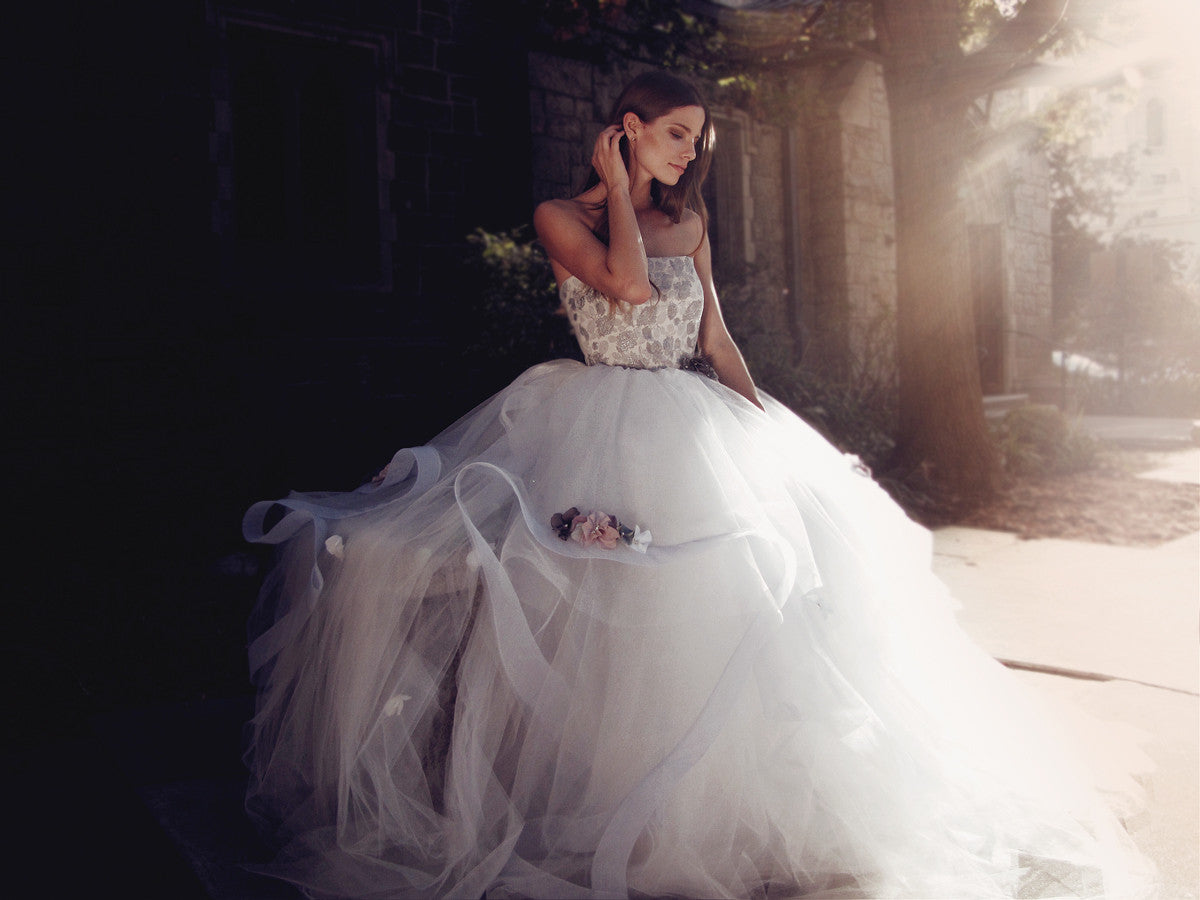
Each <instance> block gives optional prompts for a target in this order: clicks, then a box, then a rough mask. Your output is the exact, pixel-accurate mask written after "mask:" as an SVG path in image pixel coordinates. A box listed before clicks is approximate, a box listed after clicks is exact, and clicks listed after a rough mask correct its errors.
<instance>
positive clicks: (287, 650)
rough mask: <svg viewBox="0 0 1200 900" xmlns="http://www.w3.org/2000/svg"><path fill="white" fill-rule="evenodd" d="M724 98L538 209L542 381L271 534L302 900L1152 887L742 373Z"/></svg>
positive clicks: (892, 514)
mask: <svg viewBox="0 0 1200 900" xmlns="http://www.w3.org/2000/svg"><path fill="white" fill-rule="evenodd" d="M712 140H713V131H712V124H711V120H710V118H709V114H708V111H707V109H706V107H705V105H704V103H703V102H702V101H701V99H700V97H699V95H698V94H697V93H696V91H695V90H694V88H692V87H691V86H690V85H688V84H687V83H685V82H683V81H681V80H679V79H677V78H675V77H673V76H670V75H667V74H662V73H649V74H646V75H643V76H640V77H639V78H637V79H635V80H634V81H633V82H632V83H630V84H629V85H628V87H627V88H626V89H625V91H624V93H623V94H622V95H621V97H620V99H619V100H618V102H617V104H616V107H615V109H614V112H613V115H612V117H611V119H610V124H609V126H608V127H607V128H605V129H604V131H603V132H601V134H600V136H599V138H598V139H597V141H596V144H595V152H594V155H593V158H592V165H593V168H594V170H595V174H594V177H593V183H592V184H591V185H590V186H589V187H588V188H587V189H586V190H585V191H584V192H583V193H582V194H580V195H579V196H577V197H574V198H572V199H569V200H558V201H551V202H549V203H545V204H542V205H541V206H540V207H539V208H538V209H537V211H536V215H535V225H536V227H537V231H538V235H539V237H540V239H541V242H542V244H543V246H544V247H545V249H546V252H547V254H548V255H549V257H550V260H551V263H552V265H553V268H554V273H555V275H556V277H557V279H558V283H559V291H560V294H561V297H562V302H563V305H564V307H565V309H566V311H567V313H568V315H569V316H570V319H571V322H572V325H573V326H574V330H575V334H576V336H577V337H578V339H579V343H580V346H581V348H582V350H583V353H584V356H585V358H586V365H585V364H581V363H578V362H575V361H570V360H556V361H553V362H548V363H544V364H541V365H538V366H534V367H533V368H532V369H530V370H528V371H526V372H525V373H524V374H523V375H521V376H520V377H519V378H517V380H516V381H514V382H513V383H512V384H511V385H509V386H508V387H507V388H505V389H504V390H502V391H500V392H499V393H498V394H496V395H495V396H494V397H492V398H491V399H489V400H487V401H486V402H484V403H483V404H481V405H480V406H479V407H477V408H476V409H475V410H473V411H471V412H470V413H468V414H467V415H466V416H464V417H463V418H461V419H459V420H458V421H457V422H456V423H455V424H453V425H451V426H450V427H449V428H448V429H446V430H445V431H443V432H442V433H441V434H439V435H438V436H437V437H435V438H434V439H433V440H431V441H430V442H429V443H428V444H426V445H424V446H421V447H412V448H406V449H403V450H400V451H399V452H398V453H397V454H396V455H395V457H394V458H393V459H392V461H391V463H390V464H389V465H388V466H387V468H386V469H385V470H384V471H383V472H382V473H381V474H380V476H379V477H378V478H377V479H375V481H374V482H373V483H371V484H368V485H364V486H363V487H361V488H359V489H358V490H357V491H354V492H351V493H344V494H338V493H331V494H292V495H291V496H289V497H288V498H286V499H283V500H280V501H277V502H264V503H259V504H256V505H255V506H254V507H252V508H251V509H250V511H249V512H248V513H247V516H246V521H245V530H246V534H247V536H248V537H249V538H251V539H253V540H260V541H265V542H269V543H279V544H282V545H283V546H282V554H281V559H280V563H279V565H278V567H277V568H276V570H275V571H274V572H273V573H272V574H271V576H270V577H269V578H268V580H267V582H266V584H265V585H264V588H263V593H262V596H261V598H260V602H259V605H258V607H257V608H256V612H255V615H254V618H253V620H252V633H253V634H254V635H256V637H255V640H254V641H253V643H252V645H251V648H250V655H251V666H252V669H253V671H254V674H255V681H256V684H257V686H258V704H257V712H256V715H255V718H254V720H253V722H252V727H251V743H250V748H249V752H248V757H247V758H248V761H249V764H250V768H251V780H250V788H249V794H248V798H247V807H248V810H249V811H250V813H251V815H252V816H253V817H254V818H255V819H256V821H257V822H258V823H259V824H260V825H261V827H262V829H263V830H264V832H265V833H266V834H267V835H269V836H270V837H271V838H272V839H273V840H274V841H275V842H276V843H277V846H278V847H279V855H278V857H277V858H276V859H275V861H274V862H272V863H271V864H270V865H266V866H262V867H260V870H261V871H264V872H267V873H269V874H272V875H276V876H278V877H281V878H286V879H288V880H290V881H292V882H293V883H295V884H297V885H299V886H300V887H301V888H302V889H303V890H304V891H305V892H306V893H308V894H309V895H311V896H313V897H379V898H382V897H463V898H472V900H474V898H478V897H480V896H481V895H484V894H486V895H487V896H488V897H489V898H492V897H509V896H511V897H517V896H520V897H555V898H560V897H561V898H566V897H626V896H645V897H703V898H707V897H764V898H765V897H772V898H774V897H796V896H802V895H803V896H822V897H832V896H844V897H995V896H1055V895H1066V896H1113V897H1116V896H1121V897H1124V896H1132V895H1135V894H1137V893H1138V891H1139V890H1141V888H1142V879H1143V877H1144V875H1145V871H1144V869H1143V867H1142V863H1141V861H1140V859H1139V857H1138V856H1137V854H1136V852H1135V851H1134V850H1133V849H1132V846H1131V844H1130V842H1129V840H1128V837H1127V836H1126V835H1125V834H1124V832H1123V831H1122V830H1121V828H1120V826H1119V825H1118V824H1117V822H1116V821H1115V819H1114V818H1113V817H1112V816H1111V815H1110V814H1109V812H1108V811H1107V810H1106V809H1105V807H1104V805H1103V803H1102V802H1101V801H1100V799H1099V797H1098V796H1097V795H1096V794H1095V792H1094V791H1093V790H1092V789H1091V788H1090V787H1089V786H1088V784H1087V779H1085V778H1082V777H1080V776H1079V775H1078V773H1077V771H1076V768H1075V766H1074V764H1073V762H1072V761H1071V760H1070V759H1068V758H1066V757H1065V756H1064V755H1063V754H1062V753H1061V752H1060V750H1059V748H1058V747H1057V746H1056V745H1055V743H1054V742H1053V741H1052V740H1050V739H1049V738H1048V737H1043V735H1048V734H1049V728H1048V727H1047V726H1046V725H1045V723H1043V722H1042V721H1041V720H1040V718H1039V714H1038V713H1037V711H1036V710H1035V708H1034V705H1033V704H1032V703H1031V701H1030V699H1029V698H1028V697H1026V696H1025V695H1023V694H1022V693H1021V690H1020V688H1019V686H1018V685H1017V684H1016V683H1015V681H1014V680H1013V679H1012V678H1011V677H1010V676H1009V674H1008V673H1007V672H1006V671H1005V670H1003V669H1002V668H1001V667H1000V666H999V665H998V664H997V663H995V662H994V661H993V660H991V659H990V658H988V657H987V656H986V655H984V654H983V653H982V652H981V651H980V650H979V649H977V648H976V647H975V646H973V645H972V644H971V643H970V642H969V641H968V640H967V639H966V638H965V636H964V635H963V634H962V633H961V632H960V631H959V630H958V628H957V627H956V625H955V623H954V619H953V615H952V612H951V606H950V602H949V600H948V598H947V597H946V595H945V589H944V588H943V586H942V585H941V584H940V582H938V581H937V580H936V579H935V578H934V577H933V576H932V575H931V573H930V568H929V562H930V540H929V535H928V534H927V532H925V531H924V530H923V529H921V528H919V527H918V526H916V525H914V524H913V523H911V522H910V521H909V520H908V519H906V518H905V516H904V515H903V513H902V512H901V511H900V510H899V509H898V508H897V507H896V506H895V505H894V504H893V503H892V502H891V501H890V500H889V499H888V497H887V496H886V495H885V494H884V493H883V492H882V491H881V490H880V489H879V488H878V487H877V486H876V485H875V484H874V483H873V482H872V481H871V479H870V477H869V475H867V474H866V473H865V471H864V470H863V469H862V467H861V466H860V465H858V464H857V461H856V460H855V459H853V458H848V457H844V456H843V455H842V454H840V453H839V452H838V451H836V450H835V449H834V448H833V447H831V446H830V445H829V444H828V443H826V442H825V441H824V440H823V439H822V438H820V437H819V436H818V435H817V434H816V433H815V432H814V431H813V430H812V429H810V428H809V427H808V426H806V425H805V424H804V423H803V422H802V421H801V420H800V419H798V418H797V417H796V416H794V415H793V414H792V413H791V412H789V411H788V410H787V409H786V408H784V407H783V406H782V405H780V404H779V403H777V402H775V401H774V400H773V399H772V398H770V397H769V396H767V395H765V394H760V393H758V392H757V391H756V389H755V386H754V383H753V381H752V380H751V377H750V374H749V373H748V371H747V369H746V365H745V363H744V362H743V360H742V357H741V355H740V354H739V352H738V350H737V347H736V346H735V345H734V343H733V341H732V340H731V339H730V336H729V333H728V331H727V330H726V327H725V324H724V322H723V321H722V318H721V312H720V308H719V306H718V303H717V297H716V293H715V291H714V288H713V279H712V264H711V253H710V248H709V243H708V239H707V236H706V223H705V213H704V206H703V202H702V201H701V199H700V185H701V183H702V181H703V178H704V175H705V171H706V170H707V167H708V161H709V158H710V154H711V149H712Z"/></svg>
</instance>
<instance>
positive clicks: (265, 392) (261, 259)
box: [0, 0, 531, 746]
mask: <svg viewBox="0 0 1200 900" xmlns="http://www.w3.org/2000/svg"><path fill="white" fill-rule="evenodd" d="M503 6H505V4H490V3H486V2H482V0H480V2H470V0H446V2H440V0H421V2H420V3H415V2H404V3H390V4H385V3H365V2H362V3H359V2H355V3H351V2H340V3H339V2H324V3H322V2H315V0H314V2H290V3H285V2H276V3H270V2H261V3H249V4H242V5H241V6H240V7H239V8H240V9H243V10H245V9H250V11H251V13H252V15H251V19H253V22H251V24H250V25H248V26H243V25H237V24H230V23H229V22H227V21H226V20H224V19H222V15H224V14H225V13H226V12H227V10H225V9H224V8H223V7H221V5H220V4H215V3H211V2H207V3H206V2H203V0H185V2H166V3H164V2H149V0H138V2H126V3H122V4H113V5H109V4H85V3H78V4H74V5H71V4H67V5H55V6H53V7H44V6H38V7H36V9H35V7H34V6H33V5H32V4H28V5H27V6H26V8H25V9H24V10H17V11H13V13H12V16H11V20H10V22H9V23H8V25H7V26H6V30H7V37H6V43H7V44H8V46H7V48H6V54H5V55H6V57H7V62H6V63H5V76H6V77H5V84H6V91H5V99H6V103H5V106H6V112H5V120H6V122H5V131H6V137H5V139H4V140H3V142H2V143H3V153H4V158H3V170H4V175H5V178H4V181H5V190H4V194H5V200H4V207H5V236H4V242H3V244H4V253H3V260H2V264H0V277H2V281H0V290H2V296H3V309H4V313H3V315H4V322H3V327H2V334H3V338H2V340H3V345H2V353H3V356H2V358H3V360H4V371H5V379H4V381H5V407H4V422H5V428H4V433H5V434H4V438H3V464H4V471H5V472H6V473H7V483H8V486H9V499H10V503H9V504H8V505H7V506H8V510H9V511H10V515H9V529H8V532H9V534H8V539H7V540H6V549H7V551H8V552H7V554H6V563H5V569H6V571H7V574H8V580H9V590H8V591H7V592H6V595H7V596H6V600H7V603H6V608H5V619H6V622H5V626H4V633H3V637H2V638H0V646H2V653H0V658H3V660H4V662H5V668H4V682H3V683H4V686H5V697H4V707H3V708H4V712H3V716H4V718H5V720H6V721H5V725H6V731H7V735H8V738H9V740H10V741H11V742H12V745H17V746H20V745H28V744H31V743H33V742H37V741H40V740H45V739H48V738H49V739H53V738H55V737H56V736H62V735H68V736H69V735H71V734H75V733H78V732H80V731H81V730H86V729H88V728H90V727H91V726H90V724H89V723H91V722H93V721H94V719H95V717H96V716H97V715H106V714H109V713H112V712H114V711H119V710H121V709H125V708H129V707H134V706H138V705H141V704H147V703H156V702H180V701H184V702H190V701H197V700H203V699H205V698H212V697H227V696H231V695H232V696H241V695H245V694H248V692H249V690H250V687H249V684H248V682H247V675H246V667H245V636H244V623H245V621H246V617H247V614H248V612H249V610H250V606H251V604H252V603H253V599H254V596H255V593H256V591H257V585H258V579H259V577H260V574H261V571H262V568H263V566H264V565H266V564H267V563H268V562H269V559H270V553H269V551H268V550H265V549H263V548H257V547H251V546H248V545H246V544H244V543H243V541H242V539H241V533H240V523H241V515H242V512H243V511H244V510H245V508H246V507H248V506H249V505H250V504H251V503H253V502H254V501H257V500H260V499H266V498H272V497H278V496H282V495H283V494H285V493H286V492H287V491H288V490H289V489H300V490H313V489H349V488H352V487H354V486H356V485H357V484H359V483H361V482H362V481H363V480H364V479H365V478H368V477H369V476H370V475H371V474H372V473H373V472H375V471H376V470H378V468H379V467H380V466H381V465H382V464H383V463H385V462H386V461H387V460H388V459H389V458H390V456H391V454H392V452H393V451H394V450H395V449H397V448H399V447H401V446H407V445H411V444H414V443H422V442H424V441H425V440H427V439H428V438H430V437H431V436H432V435H433V434H435V433H436V432H437V431H438V430H439V429H440V428H441V427H444V426H445V425H448V424H449V423H450V422H451V421H453V419H454V418H456V417H457V416H458V415H460V414H462V413H463V412H466V411H467V410H468V409H469V408H470V407H471V406H472V405H473V404H474V403H475V402H477V401H478V400H480V399H482V398H483V397H485V396H487V395H488V394H490V393H492V392H493V391H494V390H496V389H497V388H498V387H499V386H500V385H502V384H503V383H505V381H506V380H507V379H508V378H509V377H511V375H512V372H511V371H505V370H503V367H500V368H497V367H495V366H491V365H489V364H488V363H487V361H486V360H481V359H479V358H477V357H470V356H464V354H463V353H462V347H464V346H469V345H470V342H471V330H472V327H473V323H472V319H471V313H470V311H471V304H470V297H471V296H472V291H473V290H474V289H475V286H474V284H473V282H472V278H473V277H475V276H473V275H472V274H471V272H470V271H469V270H468V268H467V267H465V266H464V265H463V258H464V253H465V252H466V242H465V237H466V235H467V234H468V233H470V232H471V231H472V230H473V229H474V228H476V227H477V226H485V227H488V228H491V229H500V228H508V227H512V226H514V225H518V224H521V223H523V222H528V221H529V219H530V216H531V211H530V208H529V207H530V184H531V176H530V172H529V168H530V164H529V144H528V135H529V121H528V98H527V85H526V83H525V81H526V76H525V72H524V68H523V67H524V60H525V58H526V52H527V46H526V44H525V39H524V38H523V37H522V34H524V33H525V32H524V30H523V26H522V24H521V22H520V21H519V19H517V18H515V17H512V16H507V15H506V14H505V12H504V11H503V10H499V11H498V10H497V7H503ZM260 26H262V27H260ZM359 33H364V34H368V35H371V36H374V37H375V38H381V39H382V40H383V41H384V42H385V44H386V46H387V48H388V51H389V54H390V56H389V57H388V58H387V59H385V60H382V61H381V60H380V59H376V58H372V57H371V56H370V54H369V53H368V52H366V51H364V50H363V49H362V47H361V46H359V45H357V44H355V43H354V41H352V40H347V39H346V35H348V34H350V35H353V34H359ZM281 97H282V98H285V100H281V99H280V98H281ZM286 98H291V99H293V100H296V102H297V103H298V104H299V105H298V106H289V105H288V103H289V102H290V101H286ZM376 100H379V102H381V103H383V104H384V105H385V107H386V111H387V115H386V116H384V117H382V118H381V119H379V120H378V121H372V120H371V110H372V108H373V104H374V103H375V102H376ZM285 101H286V102H285ZM296 109H299V110H300V111H301V112H300V114H299V118H298V119H297V117H296V114H295V110H296ZM229 120H232V124H230V121H229ZM222 121H225V123H226V124H225V125H222V124H221V122H222ZM313 122H320V123H325V124H323V125H322V126H321V127H313V125H312V123H313ZM380 122H385V124H384V125H380V124H379V123H380ZM377 127H380V128H385V132H384V133H382V134H378V133H376V132H375V131H374V130H373V129H376V128H377ZM364 128H365V129H366V131H364V130H363V129H364ZM230 134H232V138H230ZM376 139H378V140H376ZM230 144H231V145H232V146H230ZM379 146H384V147H386V151H387V152H388V153H391V154H392V156H393V158H394V172H393V174H392V175H391V177H390V179H389V180H388V181H387V183H386V184H385V202H383V203H382V206H383V207H384V215H382V216H380V215H379V210H378V209H377V208H376V207H377V206H379V205H380V203H379V201H378V196H377V194H378V191H377V185H376V182H375V181H374V180H373V176H374V174H375V173H376V172H378V171H379V168H380V166H379V159H378V158H377V156H375V155H373V154H376V153H377V150H378V147H379ZM297 160H299V162H297ZM281 172H283V173H284V174H283V175H281V174H280V173H281ZM297 172H300V173H301V174H299V175H297V174H296V173H297ZM314 172H315V173H317V174H316V175H314V174H313V173H314ZM289 173H290V174H289ZM321 173H325V174H321ZM330 173H333V174H330ZM364 173H366V174H365V175H364ZM289 179H290V180H289ZM381 223H382V224H381ZM389 223H390V224H389ZM389 255H390V260H389V259H388V258H387V257H388V256H389Z"/></svg>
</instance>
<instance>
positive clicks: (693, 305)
mask: <svg viewBox="0 0 1200 900" xmlns="http://www.w3.org/2000/svg"><path fill="white" fill-rule="evenodd" d="M649 266H650V280H651V281H653V282H654V284H655V286H656V287H657V288H658V294H657V295H656V296H655V297H654V298H653V299H651V300H650V301H649V302H648V303H643V304H642V305H640V306H637V307H632V308H631V307H628V306H625V307H619V308H618V309H617V310H616V311H615V312H614V311H613V310H612V309H610V307H609V303H608V301H607V300H606V299H605V298H604V297H603V296H602V295H601V294H600V292H599V291H596V290H594V289H593V288H590V287H588V286H587V285H585V284H584V283H583V282H581V281H580V280H579V279H577V278H571V279H569V280H567V281H565V282H563V284H562V286H561V288H560V289H559V295H560V296H561V297H562V302H563V307H564V308H565V309H566V311H567V315H568V316H569V317H570V319H571V324H572V325H573V326H574V328H575V336H576V338H577V339H578V340H579V347H580V349H581V350H583V356H584V359H585V360H586V361H587V363H588V365H597V364H600V365H607V366H627V367H629V368H636V369H664V368H679V367H681V365H682V363H683V361H684V360H686V359H688V358H689V357H691V356H693V355H694V354H695V352H696V338H697V336H698V335H699V332H700V316H701V314H702V313H703V311H704V293H703V290H702V288H701V286H700V277H699V276H698V275H697V274H696V267H695V265H694V264H693V263H692V259H691V257H689V256H663V257H652V258H651V259H650V260H649Z"/></svg>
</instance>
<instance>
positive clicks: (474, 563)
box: [467, 550, 479, 569]
mask: <svg viewBox="0 0 1200 900" xmlns="http://www.w3.org/2000/svg"><path fill="white" fill-rule="evenodd" d="M467 568H468V569H478V568H479V554H478V553H476V552H475V551H474V550H469V551H467Z"/></svg>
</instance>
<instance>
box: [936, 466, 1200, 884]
mask: <svg viewBox="0 0 1200 900" xmlns="http://www.w3.org/2000/svg"><path fill="white" fill-rule="evenodd" d="M1157 456H1158V463H1159V464H1158V465H1156V466H1155V467H1154V468H1153V469H1152V470H1151V471H1149V472H1146V473H1144V474H1143V476H1142V477H1148V478H1159V479H1163V480H1169V481H1180V482H1184V483H1191V484H1198V483H1200V448H1190V449H1180V450H1174V451H1171V452H1167V453H1161V454H1157ZM934 547H935V563H934V568H935V570H936V571H937V573H938V574H939V575H940V576H941V578H942V579H943V580H944V581H945V582H946V583H947V584H948V585H949V586H950V588H951V590H952V591H953V593H954V595H955V597H957V598H958V600H959V602H960V603H961V604H962V608H961V610H960V612H959V621H960V623H961V624H962V626H963V627H964V628H965V629H966V631H967V632H968V633H969V634H970V635H971V636H972V637H973V638H975V640H976V641H977V642H978V643H979V644H980V645H981V646H982V647H983V648H984V649H986V650H987V651H989V652H990V653H992V654H993V655H994V656H996V657H998V658H1000V659H1003V660H1007V661H1009V662H1010V663H1011V664H1016V665H1020V666H1022V667H1024V670H1023V671H1018V677H1020V678H1021V679H1022V680H1024V681H1026V682H1027V683H1028V684H1029V686H1030V687H1031V688H1032V689H1033V690H1035V691H1036V692H1038V693H1039V694H1040V695H1041V696H1042V697H1043V698H1044V699H1045V700H1046V701H1048V702H1049V703H1051V704H1052V705H1056V706H1060V707H1062V708H1064V709H1066V710H1071V709H1076V710H1078V709H1082V710H1083V711H1084V712H1086V713H1087V714H1089V715H1090V716H1091V717H1092V718H1091V719H1090V721H1089V720H1084V721H1080V720H1078V718H1077V717H1076V718H1073V719H1072V721H1073V722H1074V725H1075V728H1076V729H1077V731H1078V740H1079V742H1080V744H1081V746H1082V747H1083V748H1084V750H1085V752H1086V755H1087V756H1088V758H1089V761H1090V762H1091V763H1092V764H1093V765H1094V766H1095V767H1096V768H1097V769H1099V770H1102V771H1103V772H1105V773H1107V777H1108V778H1109V779H1112V780H1115V779H1118V778H1119V777H1120V776H1122V775H1126V776H1132V777H1135V778H1136V779H1137V780H1138V781H1140V782H1141V783H1142V784H1143V785H1144V788H1145V805H1144V807H1143V808H1141V809H1140V810H1139V811H1138V812H1136V813H1135V814H1133V815H1132V816H1131V817H1130V818H1128V820H1127V824H1128V826H1129V829H1130V832H1131V834H1132V835H1133V838H1134V840H1135V841H1136V843H1137V844H1138V846H1139V847H1140V848H1141V849H1142V851H1143V852H1144V853H1146V854H1147V855H1148V856H1150V857H1151V858H1152V859H1154V860H1155V862H1156V863H1157V864H1158V867H1159V871H1160V874H1161V876H1162V886H1161V891H1160V896H1161V897H1163V898H1171V900H1176V898H1195V897H1197V896H1200V746H1198V745H1200V531H1197V532H1196V533H1194V534H1191V535H1188V536H1187V537H1183V538H1179V539H1178V540H1175V541H1170V542H1168V543H1165V544H1162V545H1160V546H1157V547H1113V546H1107V545H1103V544H1090V543H1084V542H1081V541H1062V540H1033V541H1021V540H1018V539H1017V538H1016V537H1015V536H1013V535H1011V534H1005V533H1003V532H992V531H981V530H977V529H967V528H944V529H941V530H939V531H937V532H936V533H935V535H934ZM1051 673H1056V674H1051ZM1068 717H1070V716H1069V713H1068ZM1134 743H1140V746H1141V748H1142V750H1144V752H1145V755H1147V756H1148V757H1149V759H1150V762H1151V763H1152V765H1153V768H1152V771H1150V772H1149V773H1148V774H1146V773H1137V772H1134V771H1132V770H1134V769H1136V768H1138V766H1137V762H1138V760H1137V759H1136V758H1133V759H1131V758H1128V751H1129V750H1130V749H1131V746H1132V745H1133V744H1134Z"/></svg>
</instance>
